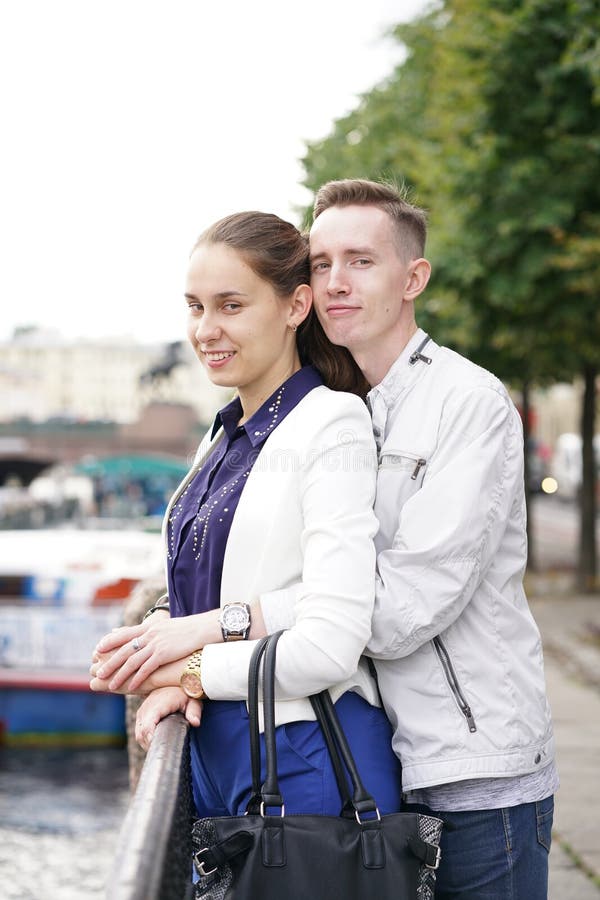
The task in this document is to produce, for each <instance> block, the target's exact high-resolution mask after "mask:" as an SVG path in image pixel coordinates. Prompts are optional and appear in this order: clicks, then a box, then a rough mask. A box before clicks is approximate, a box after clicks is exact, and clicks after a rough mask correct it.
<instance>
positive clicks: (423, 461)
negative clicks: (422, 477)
mask: <svg viewBox="0 0 600 900" xmlns="http://www.w3.org/2000/svg"><path fill="white" fill-rule="evenodd" d="M426 465H427V460H426V459H418V460H417V465H416V466H415V471H414V472H413V473H412V475H411V476H410V480H411V481H416V480H417V478H418V476H419V472H420V470H421V469H422V468H423V466H426Z"/></svg>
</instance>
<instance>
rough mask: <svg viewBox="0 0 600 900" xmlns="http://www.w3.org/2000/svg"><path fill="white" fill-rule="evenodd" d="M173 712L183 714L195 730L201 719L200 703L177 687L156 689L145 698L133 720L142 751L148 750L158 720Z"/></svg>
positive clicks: (136, 737)
mask: <svg viewBox="0 0 600 900" xmlns="http://www.w3.org/2000/svg"><path fill="white" fill-rule="evenodd" d="M175 712H182V713H184V714H185V717H186V719H187V721H188V722H189V723H190V725H192V726H194V727H196V728H197V727H198V726H199V725H200V719H201V717H202V701H201V700H191V699H190V698H189V697H187V696H186V695H185V694H184V692H183V691H182V690H181V688H178V687H164V688H158V689H157V690H155V691H152V693H151V694H149V695H148V696H147V697H146V699H145V700H144V702H143V703H142V705H141V706H140V708H139V709H138V711H137V716H136V719H135V739H136V741H137V742H138V744H140V745H141V746H142V747H143V748H144V750H148V747H149V746H150V743H151V742H152V738H153V737H154V732H155V731H156V726H157V725H158V723H159V722H160V720H161V719H164V718H165V716H169V715H170V714H171V713H175Z"/></svg>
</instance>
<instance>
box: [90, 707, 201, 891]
mask: <svg viewBox="0 0 600 900" xmlns="http://www.w3.org/2000/svg"><path fill="white" fill-rule="evenodd" d="M188 729H189V726H188V723H187V722H186V720H185V719H184V717H183V716H182V715H180V714H176V715H171V716H167V718H166V719H163V720H162V722H159V724H158V725H157V728H156V732H155V734H154V738H153V740H152V743H151V744H150V749H149V751H148V755H147V757H146V760H145V762H144V767H143V769H142V773H141V775H140V780H139V783H138V786H137V790H136V792H135V794H134V796H133V798H132V800H131V803H130V805H129V809H128V811H127V814H126V816H125V819H124V820H123V824H122V826H121V830H120V832H119V837H118V841H117V850H116V854H115V860H114V863H113V867H112V869H111V871H110V873H109V876H108V879H107V884H106V896H107V898H110V900H189V898H191V896H192V885H191V878H192V843H191V832H192V808H193V802H192V793H191V777H190V753H189V734H188Z"/></svg>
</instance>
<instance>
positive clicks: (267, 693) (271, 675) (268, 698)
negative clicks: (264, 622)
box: [261, 631, 283, 814]
mask: <svg viewBox="0 0 600 900" xmlns="http://www.w3.org/2000/svg"><path fill="white" fill-rule="evenodd" d="M282 634H283V632H282V631H276V632H275V633H274V634H272V635H270V637H269V638H268V642H267V649H266V652H265V661H264V665H263V704H264V716H265V757H266V767H267V775H266V778H265V781H264V784H263V786H262V790H261V795H262V802H263V803H264V806H265V807H267V806H280V807H281V810H282V814H283V797H282V796H281V792H280V790H279V781H278V778H277V744H276V741H275V659H276V656H277V642H278V640H279V638H280V637H281V635H282Z"/></svg>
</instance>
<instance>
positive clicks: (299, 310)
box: [290, 284, 313, 325]
mask: <svg viewBox="0 0 600 900" xmlns="http://www.w3.org/2000/svg"><path fill="white" fill-rule="evenodd" d="M312 302H313V295H312V291H311V289H310V287H309V285H308V284H301V285H299V286H298V287H297V288H296V290H295V291H294V296H293V297H292V306H291V310H290V320H291V322H293V324H295V325H300V324H301V323H302V322H304V320H305V318H306V317H307V315H308V314H309V312H310V308H311V306H312Z"/></svg>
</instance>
